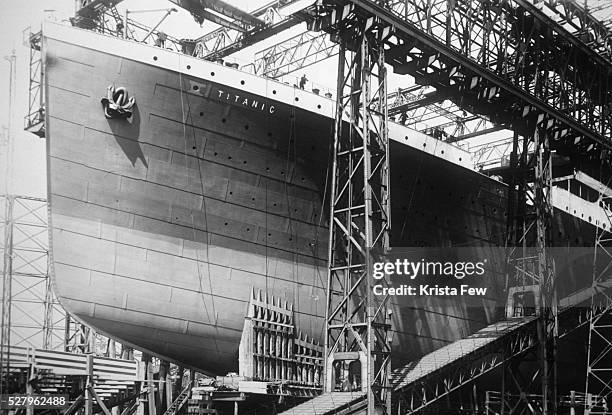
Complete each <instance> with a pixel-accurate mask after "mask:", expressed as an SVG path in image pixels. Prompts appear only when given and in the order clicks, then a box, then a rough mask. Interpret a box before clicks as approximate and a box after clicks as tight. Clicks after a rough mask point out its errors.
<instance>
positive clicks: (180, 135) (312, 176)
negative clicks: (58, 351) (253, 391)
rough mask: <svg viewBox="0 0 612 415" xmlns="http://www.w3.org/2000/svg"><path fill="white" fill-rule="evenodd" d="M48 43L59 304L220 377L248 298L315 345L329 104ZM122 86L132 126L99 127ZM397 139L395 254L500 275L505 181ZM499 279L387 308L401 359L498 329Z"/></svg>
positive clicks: (205, 73) (276, 88) (584, 230)
mask: <svg viewBox="0 0 612 415" xmlns="http://www.w3.org/2000/svg"><path fill="white" fill-rule="evenodd" d="M92 40H93V43H92ZM83 44H93V47H92V48H88V47H85V46H84V45H83ZM43 47H44V49H43V52H44V59H45V65H46V66H45V69H46V74H45V90H46V94H47V95H46V99H47V113H46V117H47V118H46V126H47V127H46V128H47V133H46V135H47V146H48V182H49V201H50V223H51V226H52V232H51V249H52V269H53V281H54V287H55V292H56V294H57V295H58V297H59V299H60V302H61V303H62V305H63V306H64V307H65V308H66V309H67V310H68V311H70V312H71V313H73V314H74V315H75V316H77V317H78V318H79V319H82V320H83V321H84V322H86V323H88V324H91V325H92V326H93V327H95V328H96V329H98V330H100V331H101V332H103V333H105V334H107V335H109V336H111V337H114V338H116V339H118V340H120V341H122V342H125V343H126V344H131V345H133V346H136V347H138V348H140V349H143V350H148V351H150V352H152V353H154V354H156V355H159V356H162V357H164V358H167V359H169V360H173V361H177V362H181V363H183V364H186V365H191V366H194V367H197V368H199V369H202V370H204V371H207V372H211V373H225V372H227V371H230V370H236V369H237V367H236V366H237V362H238V359H237V352H238V343H239V341H240V336H241V331H242V327H243V322H244V316H245V314H246V310H247V304H248V301H249V298H250V295H251V292H252V290H253V289H255V290H261V291H262V292H265V293H267V294H268V295H270V296H274V297H275V298H279V299H281V300H286V301H287V302H289V303H292V304H293V305H294V309H295V321H296V323H297V327H298V329H299V330H301V331H302V332H304V333H306V334H307V335H308V336H309V337H314V338H316V339H321V338H322V337H321V336H322V334H323V331H322V330H323V316H324V314H325V291H324V285H325V279H326V274H327V270H326V258H327V239H328V231H327V221H326V217H327V211H328V207H327V201H326V199H325V196H326V190H328V187H329V185H328V184H327V180H326V177H327V173H328V171H327V169H328V164H329V163H328V154H329V145H330V138H331V131H332V115H333V105H334V104H333V102H332V101H331V100H328V99H325V98H322V97H318V96H315V95H313V94H309V93H307V92H305V91H300V90H296V89H294V88H290V87H289V86H287V85H283V84H278V83H275V82H272V81H269V80H264V79H261V78H257V77H254V76H252V75H248V74H243V73H241V72H239V71H236V70H232V69H229V68H226V67H223V66H219V65H215V64H212V63H210V62H202V61H198V60H196V59H191V58H187V57H184V56H181V55H178V54H174V53H171V52H168V51H164V50H160V49H157V48H151V47H148V46H143V45H138V44H134V43H132V42H125V41H122V40H118V39H113V38H109V37H104V36H100V35H95V34H93V33H89V32H84V31H79V30H77V29H67V28H61V29H60V28H53V27H52V28H50V29H48V30H47V36H46V37H45V42H44V46H43ZM113 84H114V85H116V86H123V87H126V88H127V90H128V92H129V93H130V94H131V95H133V96H134V97H135V98H136V109H135V113H134V115H133V116H132V118H131V119H129V120H118V119H106V118H105V117H104V114H103V110H102V105H101V103H100V99H101V98H102V97H103V96H104V95H105V93H106V89H107V87H108V86H109V85H113ZM391 134H392V136H393V139H394V141H393V143H392V147H391V154H392V157H391V163H392V164H391V169H392V171H391V173H392V189H391V194H392V224H393V234H392V239H393V244H394V245H403V246H423V245H424V246H473V247H474V248H473V255H474V256H475V257H481V258H488V257H490V258H493V259H492V261H497V263H499V264H501V263H502V261H503V258H501V257H500V256H499V254H498V253H497V252H499V251H498V250H497V249H496V247H497V246H500V245H503V239H502V237H503V234H504V230H505V217H504V213H505V209H506V202H505V199H506V195H505V193H506V189H505V186H504V185H502V184H501V183H499V182H496V181H494V180H492V179H489V178H487V177H485V176H483V175H481V174H478V173H476V172H474V171H471V170H469V169H467V168H465V167H462V166H461V165H462V164H463V165H466V163H467V162H468V160H467V159H466V160H462V157H465V153H463V152H461V151H458V150H457V151H456V152H455V153H453V151H454V150H452V148H451V147H450V146H448V145H446V144H444V143H439V144H436V142H435V141H433V140H431V139H429V138H427V137H424V136H422V135H421V134H420V133H416V132H411V131H410V130H407V129H405V128H403V127H399V126H393V128H392V129H391ZM419 140H421V141H419ZM416 142H418V145H414V143H416ZM421 142H422V144H424V145H423V146H422V144H421ZM428 145H429V147H427V146H428ZM415 147H418V148H415ZM432 147H435V148H433V149H432ZM445 149H446V152H445ZM431 153H434V154H435V155H434V154H431ZM462 155H463V156H462ZM445 159H446V160H445ZM556 222H557V226H559V227H560V229H561V233H560V236H559V238H560V240H562V241H563V240H565V239H569V238H572V239H574V238H579V239H580V240H581V241H582V243H586V244H588V241H589V238H592V232H593V229H592V228H591V227H590V226H586V225H584V224H582V223H581V222H580V221H579V220H578V219H574V218H572V217H570V216H568V215H561V214H558V215H557V217H556ZM491 278H498V279H499V283H496V284H494V286H495V287H494V288H495V289H496V290H497V293H493V294H492V295H490V296H487V297H485V298H482V299H479V300H475V301H474V302H472V303H470V304H468V303H467V302H465V301H461V300H458V299H450V298H444V297H435V296H433V297H427V298H417V299H414V298H410V297H405V298H402V297H397V298H396V299H394V315H393V318H394V322H393V323H394V330H395V331H396V333H395V336H394V340H393V342H394V359H395V360H396V364H399V363H402V362H406V361H407V360H408V359H412V358H415V357H418V356H419V355H421V354H423V353H425V352H428V351H430V350H432V349H434V348H437V347H439V346H441V345H444V344H446V343H448V342H449V341H452V340H454V339H456V338H459V337H461V336H464V335H466V334H468V333H471V332H473V331H475V330H477V329H478V328H480V327H482V326H483V325H485V324H486V323H488V322H491V321H493V320H495V319H496V318H497V317H498V316H496V315H495V313H496V310H497V309H496V307H500V306H503V304H500V303H499V301H498V298H497V296H496V295H495V294H499V293H500V292H501V289H502V287H503V283H504V281H503V278H501V277H500V276H499V275H491Z"/></svg>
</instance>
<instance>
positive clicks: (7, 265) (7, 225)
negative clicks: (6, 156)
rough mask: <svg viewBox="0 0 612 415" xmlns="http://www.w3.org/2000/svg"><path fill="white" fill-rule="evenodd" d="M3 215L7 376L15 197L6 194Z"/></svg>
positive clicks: (1, 346)
mask: <svg viewBox="0 0 612 415" xmlns="http://www.w3.org/2000/svg"><path fill="white" fill-rule="evenodd" d="M5 200H6V204H5V217H4V252H3V255H4V257H3V265H2V327H1V329H2V330H1V337H0V374H4V375H6V376H8V373H9V368H10V353H11V310H12V298H13V287H12V285H13V284H12V283H13V269H12V266H13V205H14V203H15V198H14V197H12V196H6V198H5ZM7 380H8V379H5V378H4V376H0V395H1V394H3V393H4V394H6V391H5V389H6V388H5V387H6V385H5V381H7Z"/></svg>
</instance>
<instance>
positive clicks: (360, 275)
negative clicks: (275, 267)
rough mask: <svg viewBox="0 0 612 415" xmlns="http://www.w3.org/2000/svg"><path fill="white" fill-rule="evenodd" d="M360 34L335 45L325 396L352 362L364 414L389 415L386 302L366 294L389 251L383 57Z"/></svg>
mask: <svg viewBox="0 0 612 415" xmlns="http://www.w3.org/2000/svg"><path fill="white" fill-rule="evenodd" d="M370 23H371V22H370ZM367 29H368V23H366V24H365V28H364V29H360V30H359V29H356V30H355V32H351V34H355V35H356V36H355V37H353V38H352V41H353V42H354V43H352V44H350V45H349V44H348V42H346V41H345V40H343V41H341V46H340V55H339V67H338V89H337V91H338V92H337V99H336V125H335V132H334V155H333V157H334V158H333V181H332V190H331V212H330V244H329V273H328V287H327V310H326V324H327V334H326V339H325V340H326V341H325V345H326V352H325V353H326V354H325V356H326V365H325V390H326V392H333V391H334V390H335V389H336V383H337V380H336V381H334V377H335V375H334V371H335V367H334V365H335V364H337V365H339V368H340V370H341V371H344V373H348V362H350V361H352V362H355V361H359V362H360V363H361V365H360V366H361V368H362V370H361V376H360V383H361V390H362V391H363V392H366V393H367V399H368V414H374V413H381V412H377V411H381V410H382V413H389V411H390V402H391V401H390V389H389V371H390V351H391V350H390V344H389V343H390V342H389V339H388V330H389V328H390V324H389V321H388V318H389V314H388V312H387V308H386V305H387V298H386V297H384V298H379V297H376V296H374V295H373V292H372V286H373V282H374V280H373V278H372V269H373V264H374V262H375V261H377V260H380V259H382V257H383V255H384V253H385V251H386V250H387V248H388V246H389V227H390V222H389V218H390V209H389V200H390V199H389V143H388V132H387V109H386V108H387V106H386V72H385V66H384V51H383V47H382V42H377V41H376V39H375V38H373V36H372V35H371V33H367V32H366V30H367ZM356 32H358V33H356ZM341 37H342V34H341ZM349 46H352V49H354V50H355V52H354V53H351V52H349V51H348V50H347V49H348V48H349ZM343 118H344V119H345V120H346V121H343ZM345 380H348V379H345ZM347 383H350V382H345V385H346V384H347Z"/></svg>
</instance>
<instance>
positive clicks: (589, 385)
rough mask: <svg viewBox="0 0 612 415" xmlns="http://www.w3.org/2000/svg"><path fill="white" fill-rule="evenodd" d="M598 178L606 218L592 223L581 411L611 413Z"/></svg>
mask: <svg viewBox="0 0 612 415" xmlns="http://www.w3.org/2000/svg"><path fill="white" fill-rule="evenodd" d="M608 184H609V183H606V184H604V183H603V182H601V188H600V189H599V191H600V193H599V200H598V203H599V205H600V206H601V207H602V208H603V209H604V212H605V213H606V219H607V222H606V223H604V224H603V226H600V227H596V231H595V232H596V235H595V250H594V253H593V283H592V290H593V296H592V297H591V315H590V318H589V338H588V351H587V374H586V386H585V394H586V398H587V399H586V400H585V413H587V412H586V411H588V413H589V414H602V415H605V414H611V413H612V364H611V363H610V361H612V294H611V293H610V290H609V289H606V287H605V285H604V282H605V281H606V279H608V278H609V275H610V272H611V271H612V250H611V249H612V248H611V247H610V245H611V244H612V191H611V190H610V188H609V187H608Z"/></svg>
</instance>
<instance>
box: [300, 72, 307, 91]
mask: <svg viewBox="0 0 612 415" xmlns="http://www.w3.org/2000/svg"><path fill="white" fill-rule="evenodd" d="M306 82H308V78H306V74H304V75H302V77H301V78H300V89H304V88H305V87H306Z"/></svg>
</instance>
